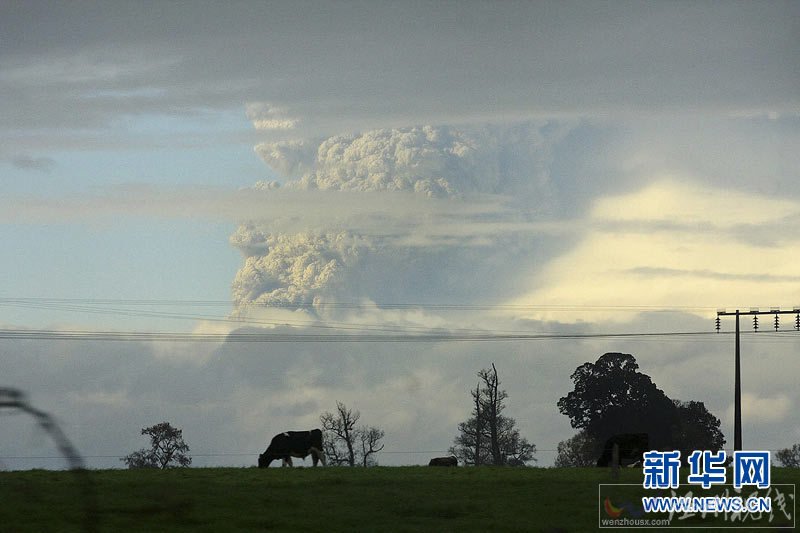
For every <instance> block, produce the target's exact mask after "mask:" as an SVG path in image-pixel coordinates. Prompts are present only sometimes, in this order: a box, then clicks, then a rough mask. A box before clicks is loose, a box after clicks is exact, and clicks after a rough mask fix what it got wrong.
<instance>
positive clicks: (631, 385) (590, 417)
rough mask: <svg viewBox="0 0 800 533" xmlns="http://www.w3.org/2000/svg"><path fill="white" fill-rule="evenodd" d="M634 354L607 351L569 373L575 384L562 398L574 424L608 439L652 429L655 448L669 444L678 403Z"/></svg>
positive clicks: (601, 439) (562, 409) (564, 410)
mask: <svg viewBox="0 0 800 533" xmlns="http://www.w3.org/2000/svg"><path fill="white" fill-rule="evenodd" d="M638 369H639V365H638V364H637V363H636V359H634V357H633V356H632V355H630V354H623V353H606V354H604V355H602V356H601V357H600V358H599V359H598V360H597V361H596V362H595V363H584V364H583V365H581V366H579V367H578V368H577V369H576V370H575V372H573V374H572V375H571V376H570V377H571V378H572V380H573V382H574V383H575V390H573V391H572V392H570V393H569V394H567V395H566V396H564V397H562V398H561V399H559V400H558V410H559V411H560V412H561V413H562V414H564V415H567V416H568V417H569V418H570V423H571V424H572V427H574V428H576V429H583V430H586V433H587V435H588V436H590V437H592V438H594V439H596V440H597V441H598V442H605V440H606V439H608V438H609V437H610V436H612V435H616V434H620V433H647V434H648V435H649V436H650V445H651V447H653V448H655V449H660V448H663V447H669V445H670V442H671V440H672V436H671V432H672V427H673V425H674V424H675V423H676V409H675V405H674V404H673V403H672V400H670V399H669V398H668V397H667V395H666V394H664V391H662V390H661V389H659V388H658V387H656V386H655V384H654V383H653V381H652V380H651V379H650V376H648V375H646V374H642V373H641V372H639V371H638Z"/></svg>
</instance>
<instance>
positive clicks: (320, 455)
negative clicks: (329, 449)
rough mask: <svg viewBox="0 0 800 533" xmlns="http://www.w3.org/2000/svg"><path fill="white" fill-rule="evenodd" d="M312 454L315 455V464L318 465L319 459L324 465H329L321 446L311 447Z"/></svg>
mask: <svg viewBox="0 0 800 533" xmlns="http://www.w3.org/2000/svg"><path fill="white" fill-rule="evenodd" d="M311 455H312V456H313V457H314V466H317V461H322V466H327V464H326V462H325V452H324V451H323V450H320V449H319V448H313V447H312V448H311Z"/></svg>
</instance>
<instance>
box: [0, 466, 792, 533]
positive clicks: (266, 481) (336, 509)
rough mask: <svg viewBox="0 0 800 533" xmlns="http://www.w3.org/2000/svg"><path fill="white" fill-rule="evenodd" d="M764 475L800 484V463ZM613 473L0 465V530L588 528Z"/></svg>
mask: <svg viewBox="0 0 800 533" xmlns="http://www.w3.org/2000/svg"><path fill="white" fill-rule="evenodd" d="M772 478H773V479H772V482H773V484H776V483H795V484H800V470H798V469H793V470H790V469H779V468H773V470H772ZM87 481H89V482H90V483H91V486H92V488H93V490H92V491H90V492H86V491H85V487H87V483H86V482H87ZM610 482H611V479H610V476H609V471H608V470H607V469H596V468H590V469H554V468H549V469H544V468H477V469H476V468H428V467H377V468H369V469H358V468H356V469H348V468H316V469H312V468H294V469H288V468H284V469H280V468H274V469H268V470H259V469H256V468H208V469H203V468H198V469H195V468H192V469H179V470H169V471H156V470H133V471H132V470H103V471H91V472H88V473H85V474H76V473H72V472H64V471H42V470H34V471H26V472H0V531H2V532H7V531H11V532H16V531H20V532H23V531H31V532H34V531H35V532H41V531H82V530H84V529H85V526H87V525H88V526H90V527H92V528H94V530H96V531H214V532H221V531H270V530H272V531H459V532H463V531H498V530H501V531H542V532H567V531H569V532H573V531H574V532H581V531H594V530H597V524H598V501H597V500H598V484H599V483H610ZM618 482H619V483H637V484H641V482H642V472H641V470H639V469H623V470H622V477H621V478H620V480H619V481H618ZM91 493H93V494H94V498H92V497H91ZM789 508H790V509H791V504H790V507H789ZM87 509H88V511H87ZM87 512H88V513H89V514H88V515H87ZM87 516H88V521H87ZM712 531H714V530H712ZM716 531H718V530H716Z"/></svg>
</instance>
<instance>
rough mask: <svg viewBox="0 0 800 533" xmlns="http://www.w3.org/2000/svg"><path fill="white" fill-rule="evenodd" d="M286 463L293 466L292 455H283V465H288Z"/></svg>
mask: <svg viewBox="0 0 800 533" xmlns="http://www.w3.org/2000/svg"><path fill="white" fill-rule="evenodd" d="M286 465H289V466H293V465H292V457H291V456H290V455H285V456H284V457H283V464H282V465H281V466H286Z"/></svg>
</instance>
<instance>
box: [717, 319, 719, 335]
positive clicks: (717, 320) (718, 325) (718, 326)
mask: <svg viewBox="0 0 800 533" xmlns="http://www.w3.org/2000/svg"><path fill="white" fill-rule="evenodd" d="M719 328H720V319H719V317H717V333H719Z"/></svg>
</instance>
